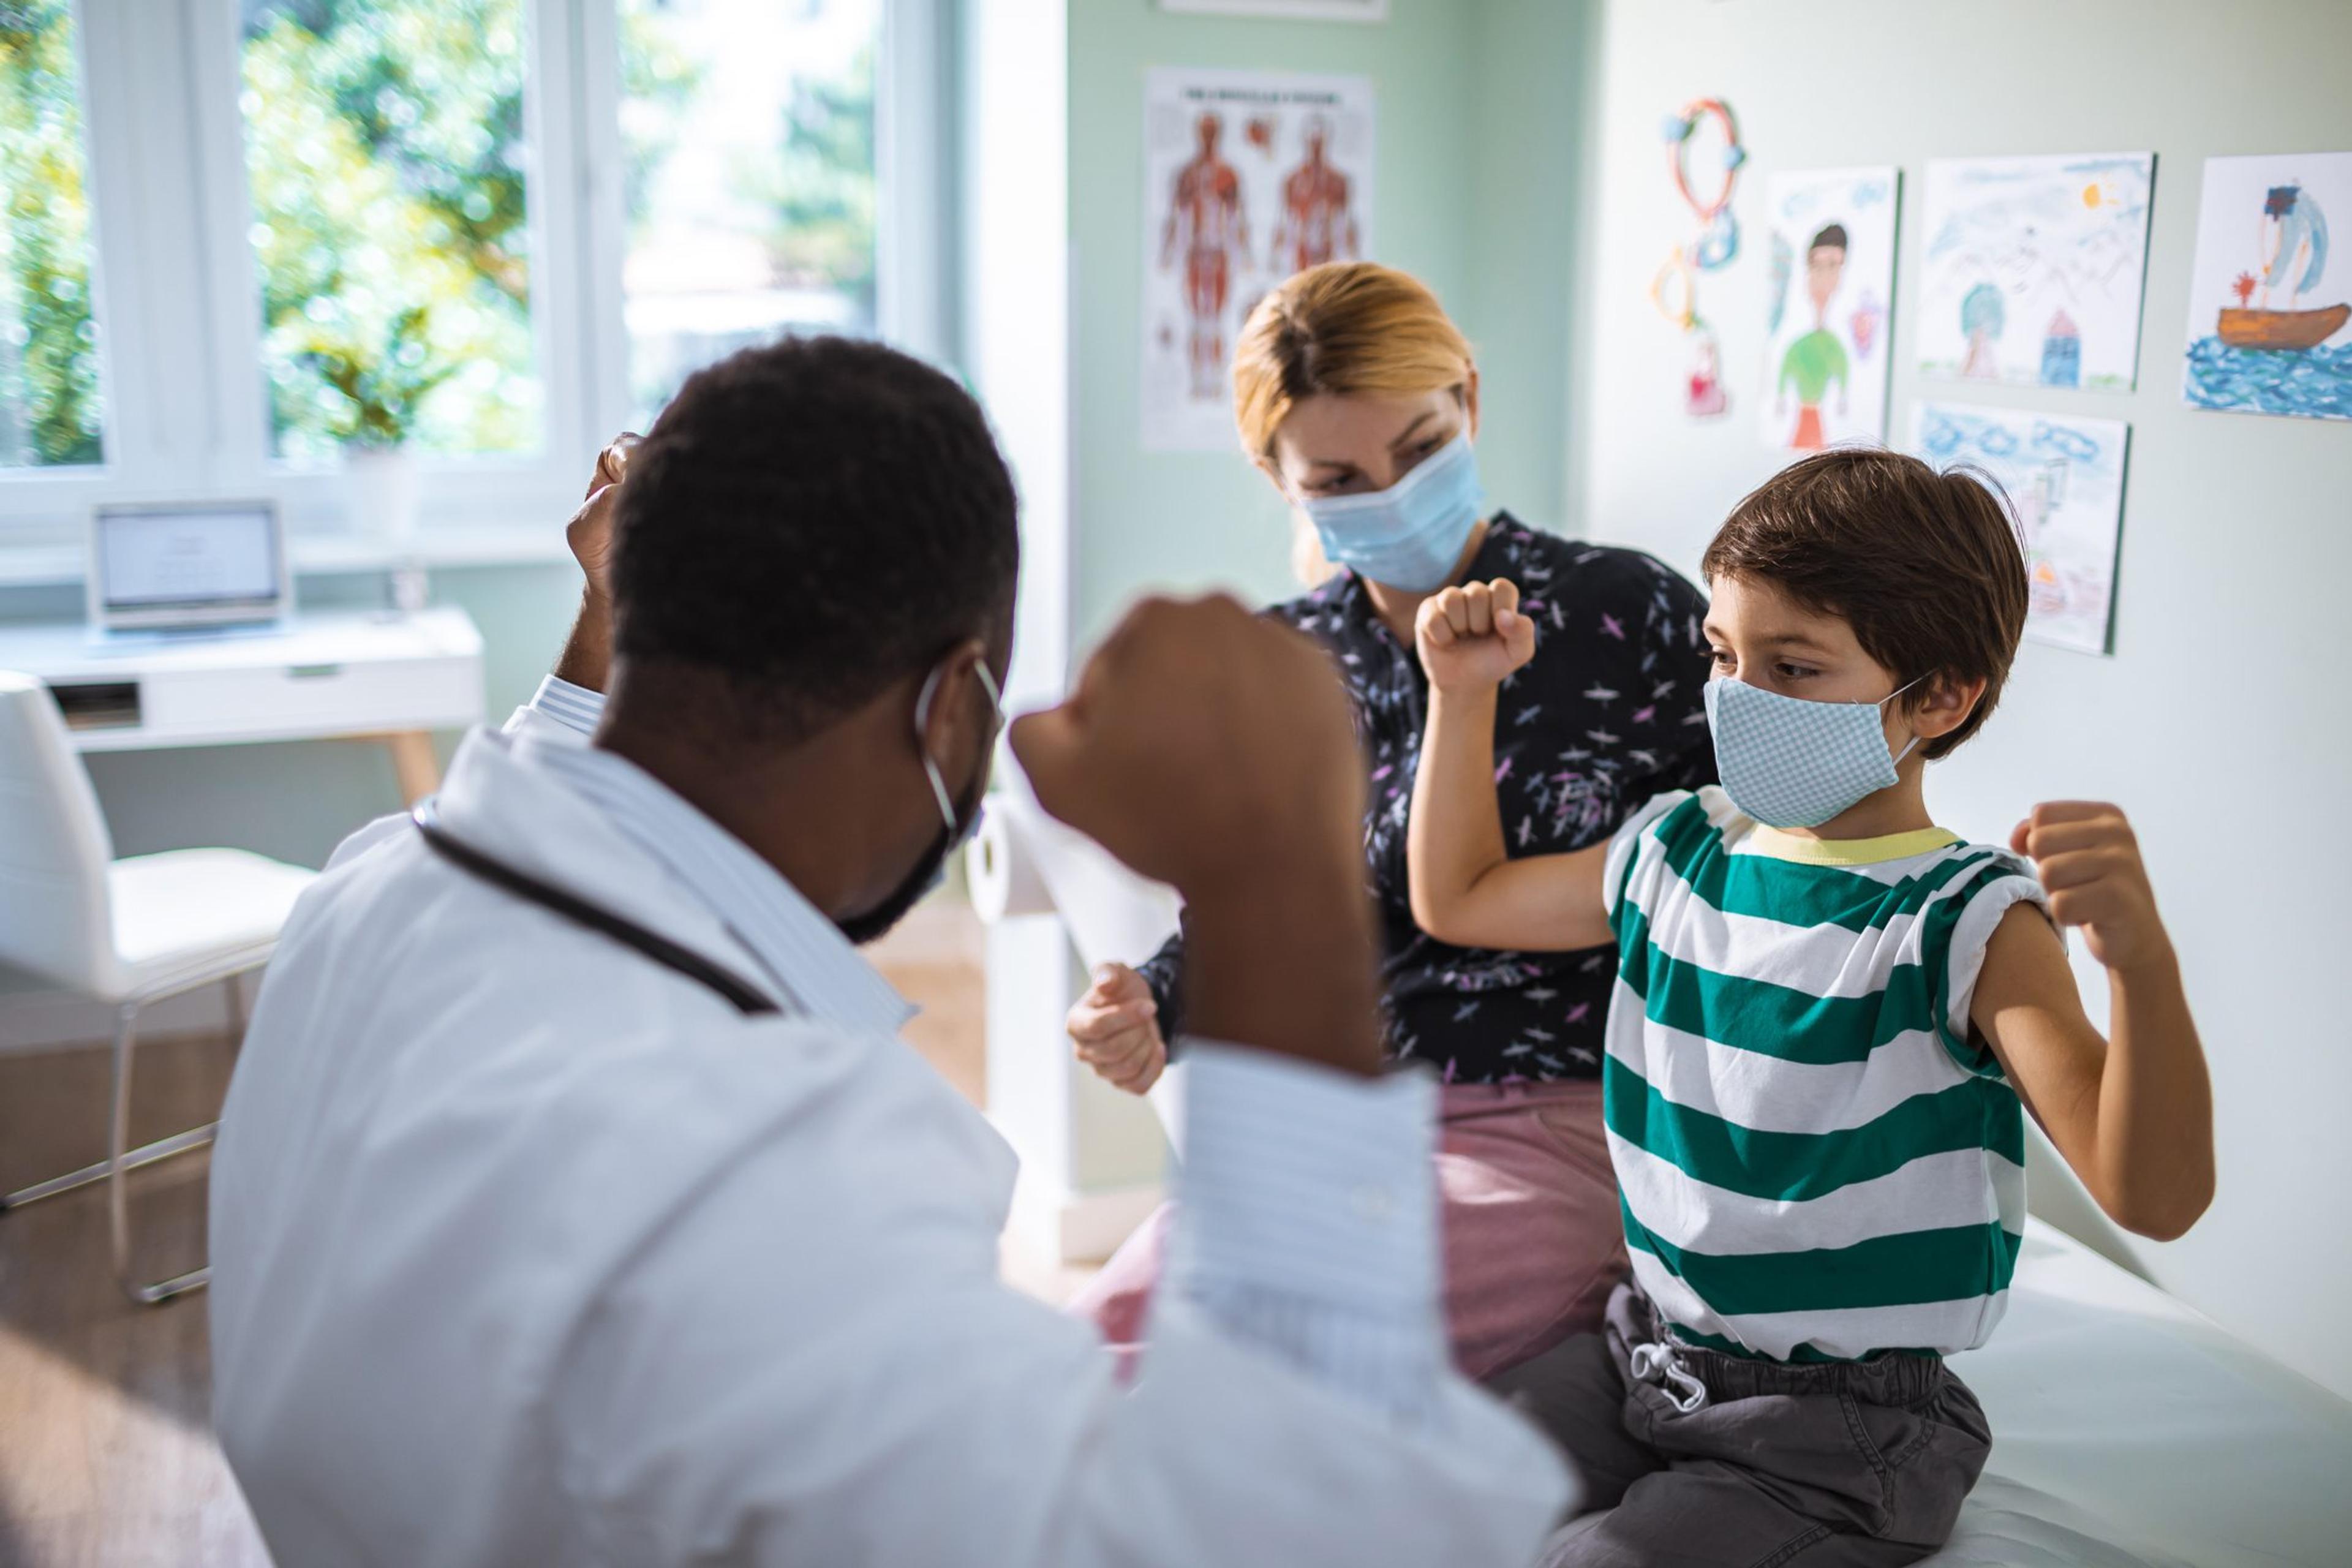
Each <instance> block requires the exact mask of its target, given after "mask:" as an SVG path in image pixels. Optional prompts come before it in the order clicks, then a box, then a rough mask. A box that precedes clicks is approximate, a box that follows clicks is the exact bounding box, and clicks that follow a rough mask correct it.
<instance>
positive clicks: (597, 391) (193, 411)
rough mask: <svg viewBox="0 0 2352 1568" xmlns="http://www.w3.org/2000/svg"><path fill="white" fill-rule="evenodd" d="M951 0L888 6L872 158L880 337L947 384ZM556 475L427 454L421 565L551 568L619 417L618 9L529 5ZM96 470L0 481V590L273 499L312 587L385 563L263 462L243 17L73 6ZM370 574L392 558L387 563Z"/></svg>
mask: <svg viewBox="0 0 2352 1568" xmlns="http://www.w3.org/2000/svg"><path fill="white" fill-rule="evenodd" d="M949 4H950V0H883V5H884V14H883V38H882V47H881V74H880V79H879V80H878V81H877V94H876V106H875V114H876V120H877V125H876V156H877V164H878V165H879V167H878V169H877V177H878V178H879V180H880V182H881V188H882V195H881V211H880V215H879V217H878V219H877V228H878V233H877V252H878V254H877V280H876V291H877V313H878V315H879V318H880V323H879V330H880V333H881V335H882V336H883V337H884V338H885V339H887V340H888V341H891V342H897V343H899V344H900V345H902V346H904V347H906V348H908V350H909V351H910V352H913V353H919V354H923V355H925V356H926V357H930V358H934V359H937V358H942V357H944V355H945V352H946V349H947V345H948V341H949V334H950V321H949V319H948V309H947V304H946V300H947V280H948V279H949V277H950V268H949V267H948V266H947V258H946V255H945V250H946V247H947V246H948V244H949V243H950V234H951V226H950V224H949V223H948V222H947V221H945V218H944V214H945V212H946V208H947V199H946V193H947V191H948V189H949V185H950V182H949V180H948V179H947V177H946V174H947V170H948V167H949V163H950V148H949V146H948V143H947V141H946V130H947V127H948V126H949V125H950V123H952V117H951V116H950V114H948V113H947V112H946V111H945V109H944V104H943V100H944V98H945V96H946V93H947V89H948V80H949V77H948V70H947V49H946V47H945V46H946V37H947V34H946V20H945V18H946V16H947V7H948V5H949ZM523 5H524V11H525V23H526V26H527V28H528V38H527V46H526V61H527V65H526V72H527V74H526V81H525V89H524V122H525V135H526V138H527V140H528V142H529V145H530V153H531V161H530V167H529V171H528V179H529V198H528V199H529V205H530V247H531V249H530V258H531V330H532V343H533V353H534V355H535V358H536V362H537V365H538V369H539V377H540V383H541V389H542V409H543V426H542V440H541V449H540V450H539V451H537V452H535V453H530V454H514V455H507V454H485V455H480V456H458V455H440V454H432V453H420V454H418V463H417V467H418V479H419V492H420V500H421V508H422V514H423V515H422V527H421V531H420V538H419V541H418V548H417V551H416V552H415V553H419V554H422V555H423V556H424V557H425V559H427V560H428V561H430V560H435V559H443V560H448V561H455V562H463V561H485V560H500V559H514V560H532V559H555V558H560V556H561V554H562V530H561V528H560V527H559V526H558V525H559V524H560V523H561V522H562V520H563V519H564V518H566V517H567V516H569V515H570V513H571V510H572V508H573V507H574V506H576V505H577V504H578V500H579V496H580V490H581V486H582V483H583V479H584V476H585V475H586V474H587V473H588V472H589V470H590V468H591V466H592V464H593V461H594V455H595V453H596V451H597V450H598V448H599V447H602V446H603V445H604V442H605V440H607V439H608V438H610V437H611V436H612V435H613V434H614V432H616V431H617V430H619V429H620V428H621V426H622V422H623V421H624V420H625V418H626V417H627V415H628V406H629V404H628V393H627V385H626V366H627V352H628V342H627V337H626V332H625V327H624V325H623V320H622V303H623V300H622V289H621V268H622V261H623V257H624V252H625V226H624V216H623V213H622V188H621V160H620V147H619V141H620V132H619V121H618V110H619V103H620V79H619V55H618V27H617V25H616V16H617V13H616V8H615V6H614V4H613V0H523ZM75 9H76V13H77V21H78V29H77V31H78V43H79V52H80V62H81V78H82V124H83V132H84V136H85V140H86V144H87V145H86V153H87V160H88V162H87V167H88V170H89V182H88V184H89V193H90V203H91V211H92V223H91V234H92V239H93V247H94V249H95V253H96V254H95V255H94V256H93V258H92V265H91V269H90V271H91V295H92V300H93V308H94V310H96V312H97V319H98V323H99V353H100V395H101V397H102V399H103V405H104V410H105V414H104V421H105V460H104V461H103V462H102V463H100V464H97V465H92V466H89V467H87V468H7V469H0V583H6V582H11V581H13V582H17V583H27V582H68V581H77V580H79V576H80V573H81V567H80V552H79V542H80V540H81V536H82V530H83V529H84V528H85V527H86V525H87V520H88V517H89V512H90V510H91V509H92V508H94V507H96V506H99V505H101V504H108V503H112V502H118V501H173V500H219V499H241V500H251V499H257V498H261V499H268V500H274V501H276V502H277V503H278V507H279V509H280V510H282V511H283V512H284V514H285V516H286V518H287V521H288V525H289V531H290V533H291V535H292V538H293V543H294V552H295V564H296V568H297V570H298V572H299V571H303V570H306V569H308V570H319V569H335V570H350V569H353V568H366V567H369V566H373V565H377V564H388V563H389V552H388V551H386V552H376V553H372V552H371V550H370V548H369V547H368V545H367V543H366V542H362V541H358V540H354V539H353V538H352V536H351V533H350V525H349V521H348V516H347V491H346V489H345V485H344V480H343V477H342V475H341V470H340V466H339V465H337V464H335V463H332V462H315V461H312V462H304V461H294V460H288V459H281V458H276V457H274V456H272V455H271V453H270V451H269V429H268V403H267V395H266V393H265V391H264V387H263V382H262V370H261V360H260V342H261V320H260V310H261V307H260V289H259V285H258V281H257V278H256V276H255V271H254V264H253V257H252V253H251V250H250V247H249V244H248V239H247V234H248V231H249V228H250V226H251V216H250V211H251V209H250V205H249V201H248V197H247V189H248V187H247V180H246V170H245V153H244V125H243V119H242V115H241V113H240V111H239V110H238V107H237V97H238V92H239V81H240V70H239V61H238V47H239V45H238V36H237V29H238V15H239V6H238V4H237V0H76V5H75ZM379 556H380V557H381V558H380V559H379Z"/></svg>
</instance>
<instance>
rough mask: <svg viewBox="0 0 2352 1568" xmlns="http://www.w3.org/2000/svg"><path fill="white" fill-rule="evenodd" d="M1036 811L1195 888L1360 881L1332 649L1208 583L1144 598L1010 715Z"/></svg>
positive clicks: (1344, 724) (1351, 755) (1242, 889)
mask: <svg viewBox="0 0 2352 1568" xmlns="http://www.w3.org/2000/svg"><path fill="white" fill-rule="evenodd" d="M1012 738H1013V754H1014V755H1015V756H1017V757H1019V758H1020V760H1021V766H1022V768H1023V769H1024V771H1025V772H1026V773H1028V775H1029V781H1030V783H1031V784H1032V785H1033V786H1034V788H1035V790H1036V792H1037V800H1038V803H1039V804H1040V805H1043V806H1044V807H1045V809H1046V810H1047V811H1049V812H1051V813H1053V814H1054V815H1055V816H1058V817H1060V818H1061V819H1062V820H1063V821H1065V822H1066V823H1068V824H1069V825H1070V826H1073V827H1076V828H1077V829H1078V830H1079V831H1081V832H1083V833H1086V834H1087V835H1088V836H1090V837H1093V838H1094V839H1096V840H1097V842H1099V843H1100V844H1101V845H1102V846H1103V847H1105V848H1107V849H1108V850H1109V851H1110V852H1111V853H1112V854H1114V855H1116V856H1118V858H1120V859H1121V860H1124V861H1126V862H1127V863H1128V864H1129V866H1132V867H1133V868H1135V869H1136V870H1138V871H1139V872H1141V873H1143V874H1144V875H1145V876H1147V877H1153V878H1157V879H1160V881H1163V882H1169V883H1172V884H1173V885H1174V886H1175V887H1176V888H1177V889H1179V890H1180V891H1181V892H1182V893H1183V894H1184V895H1185V897H1186V898H1187V899H1188V900H1193V901H1194V902H1199V901H1201V900H1204V899H1214V898H1217V897H1219V896H1221V895H1226V894H1231V895H1234V896H1237V897H1256V896H1259V895H1261V894H1262V892H1263V890H1264V889H1265V888H1266V887H1267V886H1268V885H1269V884H1270V883H1276V882H1278V881H1279V880H1280V879H1283V878H1284V877H1285V876H1286V874H1287V875H1294V876H1295V875H1297V874H1299V873H1301V872H1309V873H1311V874H1312V875H1313V876H1314V877H1315V879H1316V881H1317V885H1318V886H1320V885H1323V883H1324V879H1325V878H1326V876H1327V875H1328V874H1330V873H1333V872H1337V873H1338V874H1339V876H1340V878H1341V879H1343V881H1344V883H1345V884H1346V885H1349V886H1360V884H1361V882H1362V879H1363V877H1362V868H1361V857H1362V849H1361V847H1360V836H1361V833H1362V826H1361V824H1362V821H1363V783H1362V765H1361V763H1360V761H1359V760H1358V757H1357V750H1356V738H1355V730H1354V726H1353V724H1352V723H1351V721H1349V716H1348V707H1347V698H1346V694H1345V693H1344V692H1343V691H1342V690H1341V689H1340V685H1339V673H1338V671H1337V670H1336V669H1334V668H1333V667H1332V665H1331V662H1330V659H1329V658H1328V656H1327V655H1326V654H1324V653H1323V651H1322V650H1321V649H1319V648H1318V647H1316V646H1315V645H1314V644H1313V643H1311V642H1309V641H1308V640H1307V638H1306V637H1301V636H1300V635H1299V634H1298V633H1297V632H1294V631H1292V630H1290V629H1289V628H1287V627H1286V626H1276V625H1275V624H1274V623H1272V622H1270V621H1267V620H1265V619H1264V618H1263V617H1261V616H1255V615H1253V614H1252V613H1250V612H1249V611H1248V610H1246V609H1244V608H1243V607H1242V606H1241V605H1239V604H1237V603H1236V602H1234V600H1233V599H1230V598H1227V597H1224V596H1223V595H1215V596H1212V597H1209V598H1204V599H1195V600H1191V601H1187V602H1178V601H1174V600H1169V599H1149V600H1146V601H1144V602H1143V603H1142V604H1139V605H1137V606H1136V607H1135V608H1134V609H1132V610H1130V611H1129V613H1128V615H1127V616H1126V618H1125V619H1123V620H1122V621H1120V622H1119V624H1118V627H1117V628H1116V629H1114V630H1113V631H1112V632H1111V634H1110V636H1109V637H1107V638H1106V639H1104V641H1103V643H1102V645H1101V646H1100V647H1097V648H1096V649H1095V651H1094V654H1093V656H1092V657H1090V658H1088V659H1087V663H1086V667H1085V668H1083V669H1082V670H1080V671H1079V673H1078V679H1077V683H1076V688H1075V689H1073V690H1072V691H1071V693H1070V696H1069V698H1068V700H1066V701H1065V702H1063V703H1062V704H1061V706H1059V707H1057V708H1053V709H1049V710H1045V712H1042V713H1033V714H1029V715H1027V716H1025V717H1024V718H1022V719H1019V720H1016V721H1014V722H1013V735H1012Z"/></svg>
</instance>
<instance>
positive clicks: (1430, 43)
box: [1069, 0, 1588, 648]
mask: <svg viewBox="0 0 2352 1568" xmlns="http://www.w3.org/2000/svg"><path fill="white" fill-rule="evenodd" d="M1587 16H1588V11H1587V7H1586V5H1584V3H1583V0H1392V3H1391V16H1390V19H1389V20H1388V21H1387V22H1386V23H1383V24H1379V25H1374V26H1359V25H1351V24H1344V23H1327V22H1285V21H1263V20H1254V19H1246V18H1236V17H1227V16H1189V15H1175V14H1171V13H1169V12H1166V11H1163V10H1161V9H1160V8H1159V6H1158V5H1155V4H1153V3H1152V0H1071V4H1070V12H1069V28H1070V46H1069V47H1070V171H1069V179H1070V228H1071V255H1072V267H1073V276H1074V279H1075V289H1074V293H1075V301H1074V310H1075V315H1076V330H1075V332H1074V334H1073V348H1072V353H1073V359H1074V365H1073V376H1072V381H1073V402H1074V405H1075V408H1076V416H1075V423H1076V428H1075V431H1074V435H1073V459H1074V464H1075V468H1076V489H1075V495H1074V511H1073V519H1072V538H1073V549H1074V553H1075V557H1076V562H1075V566H1076V571H1075V574H1074V578H1075V583H1074V594H1075V600H1076V633H1077V636H1076V642H1077V646H1078V647H1080V648H1084V647H1086V646H1087V644H1088V643H1090V642H1091V641H1092V640H1093V639H1094V637H1096V636H1097V635H1098V634H1099V633H1100V632H1102V631H1103V630H1104V629H1105V628H1106V627H1107V626H1108V624H1109V623H1110V621H1111V619H1112V618H1113V617H1114V616H1115V615H1116V613H1117V611H1118V608H1119V607H1120V606H1121V605H1124V604H1125V603H1126V602H1128V601H1129V599H1130V598H1132V597H1133V596H1134V595H1137V594H1138V593H1139V592H1143V591H1145V590H1148V589H1160V588H1183V589H1191V588H1198V587H1203V586H1209V585H1221V586H1229V587H1233V588H1235V589H1237V590H1239V591H1240V592H1242V593H1243V594H1244V595H1246V596H1249V597H1251V598H1253V599H1267V598H1276V597H1281V596H1285V595H1288V594H1291V593H1293V592H1296V587H1295V584H1293V582H1292V580H1291V577H1290V571H1289V523H1288V514H1287V511H1286V509H1285V507H1284V506H1283V504H1282V501H1281V500H1280V498H1279V497H1277V496H1276V494H1275V492H1274V491H1273V489H1271V488H1270V487H1269V486H1268V485H1267V484H1266V482H1265V479H1262V478H1261V477H1260V476H1259V475H1258V474H1257V473H1256V471H1255V469H1253V468H1251V467H1250V466H1249V465H1248V464H1247V463H1246V462H1245V461H1244V459H1243V458H1242V457H1241V456H1240V454H1239V452H1238V451H1235V452H1233V453H1148V452H1145V451H1144V450H1143V449H1142V444H1141V441H1140V438H1139V411H1138V405H1137V399H1138V380H1139V374H1140V359H1141V345H1140V343H1139V340H1138V337H1137V332H1138V330H1139V329H1138V325H1137V321H1138V316H1139V309H1140V300H1139V296H1140V290H1141V285H1142V268H1143V255H1142V226H1143V200H1144V192H1143V190H1142V187H1141V180H1142V168H1143V106H1142V93H1143V77H1144V71H1145V69H1146V68H1149V67H1151V66H1162V65H1170V66H1204V67H1214V68H1252V69H1272V70H1308V71H1335V72H1349V73H1356V74H1361V75H1365V76H1369V77H1370V78H1371V79H1372V82H1373V88H1374V91H1375V94H1376V108H1377V112H1378V116H1379V124H1378V132H1377V147H1378V151H1377V163H1376V165H1375V173H1374V187H1375V188H1374V195H1373V200H1374V204H1375V217H1374V224H1373V240H1374V247H1375V258H1376V259H1378V260H1381V261H1384V262H1388V263H1390V264H1391V265H1393V266H1397V267H1402V268H1405V269H1406V270H1408V271H1411V272H1412V273H1414V274H1416V275H1418V276H1419V277H1420V278H1422V279H1423V280H1424V281H1426V282H1427V283H1429V284H1430V286H1431V287H1433V289H1436V290H1437V292H1438V295H1439V297H1440V298H1441V299H1443V300H1444V301H1445V302H1446V305H1447V307H1448V308H1449V309H1450V310H1452V311H1453V312H1454V315H1455V316H1456V318H1457V319H1458V320H1459V321H1460V322H1461V324H1462V325H1463V327H1464V329H1465V331H1467V332H1468V333H1469V334H1470V337H1471V339H1472V341H1473V343H1474V344H1475V347H1476V349H1477V351H1478V354H1479V358H1480V364H1481V374H1482V376H1483V377H1484V380H1485V383H1486V420H1487V429H1486V435H1485V437H1484V438H1483V439H1482V442H1481V447H1480V461H1481V465H1482V468H1483V469H1484V472H1485V475H1486V483H1487V489H1488V491H1489V493H1490V495H1491V496H1492V497H1493V499H1494V500H1496V501H1497V502H1498V503H1500V504H1503V505H1507V506H1509V507H1511V508H1512V509H1513V510H1517V511H1518V512H1520V513H1522V514H1523V515H1524V516H1525V517H1526V518H1527V519H1528V521H1534V522H1539V523H1544V524H1549V525H1557V524H1558V523H1559V521H1560V520H1561V514H1562V512H1563V510H1564V508H1563V493H1564V490H1563V480H1562V477H1561V476H1562V471H1563V468H1562V460H1561V458H1560V449H1561V441H1562V437H1563V433H1564V431H1565V428H1566V425H1565V408H1566V403H1565V398H1566V387H1567V370H1566V368H1565V361H1564V358H1563V354H1564V351H1565V342H1566V332H1567V322H1568V316H1569V309H1568V300H1569V293H1568V289H1569V279H1568V268H1569V263H1570V255H1571V251H1572V236H1573V233H1574V221H1575V220H1574V214H1575V206H1576V177H1575V169H1576V158H1577V144H1576V131H1577V128H1578V126H1579V124H1580V120H1581V116H1582V113H1583V105H1584V92H1583V74H1582V73H1583V68H1584V58H1585V54H1584V33H1585V28H1586V23H1587Z"/></svg>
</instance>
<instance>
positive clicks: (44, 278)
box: [0, 0, 105, 467]
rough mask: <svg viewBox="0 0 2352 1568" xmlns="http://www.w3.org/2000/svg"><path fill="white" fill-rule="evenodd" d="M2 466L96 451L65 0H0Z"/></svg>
mask: <svg viewBox="0 0 2352 1568" xmlns="http://www.w3.org/2000/svg"><path fill="white" fill-rule="evenodd" d="M0 146H5V148H6V149H7V155H6V156H5V158H0V205H5V208H6V211H7V221H6V224H5V227H0V467H21V466H47V465H55V464H70V463H96V462H100V461H102V460H104V458H105V440H104V435H103V431H104V405H103V404H102V403H101V402H100V389H99V374H98V323H97V320H96V318H95V316H94V314H93V312H92V310H91V308H90V276H89V272H90V221H89V194H88V191H87V189H86V186H85V181H86V179H87V171H86V164H85V161H84V155H83V143H82V123H81V91H80V85H79V80H78V79H77V71H76V66H75V58H74V15H73V6H72V5H71V4H70V0H0Z"/></svg>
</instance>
